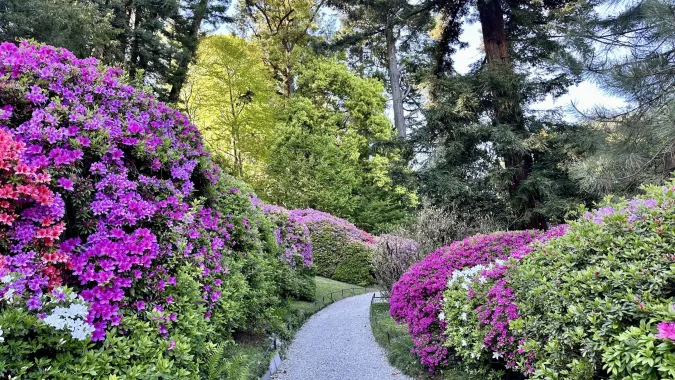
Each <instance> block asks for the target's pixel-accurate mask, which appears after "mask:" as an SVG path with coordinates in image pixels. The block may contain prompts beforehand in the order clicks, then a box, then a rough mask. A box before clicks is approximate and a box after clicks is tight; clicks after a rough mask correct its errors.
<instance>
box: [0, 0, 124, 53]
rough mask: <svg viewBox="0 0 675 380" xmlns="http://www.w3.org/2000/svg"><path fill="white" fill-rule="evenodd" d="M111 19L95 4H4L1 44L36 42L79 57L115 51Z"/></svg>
mask: <svg viewBox="0 0 675 380" xmlns="http://www.w3.org/2000/svg"><path fill="white" fill-rule="evenodd" d="M118 33H119V31H118V30H117V29H116V28H115V27H114V26H113V24H112V15H111V14H109V13H108V12H107V11H106V10H104V11H101V10H100V9H99V7H98V5H97V4H96V2H93V1H75V0H3V1H2V2H0V41H18V40H20V39H34V40H36V41H39V42H43V43H46V44H48V45H52V46H58V47H64V48H66V49H68V50H70V51H72V52H73V53H75V54H76V55H77V56H79V57H87V56H90V55H96V56H100V55H101V54H103V53H104V52H105V51H107V50H109V49H113V48H116V41H115V38H116V36H117V34H118Z"/></svg>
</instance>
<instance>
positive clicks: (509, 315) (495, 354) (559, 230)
mask: <svg viewBox="0 0 675 380" xmlns="http://www.w3.org/2000/svg"><path fill="white" fill-rule="evenodd" d="M567 230H568V227H567V225H560V226H557V227H553V228H551V229H550V230H548V231H546V232H544V233H541V234H538V235H537V236H536V237H535V239H534V240H532V241H531V242H527V243H525V244H522V245H520V246H516V247H514V248H513V249H512V250H511V252H510V255H509V257H508V260H503V261H501V260H500V261H497V262H494V263H493V264H491V265H489V266H481V267H480V268H477V269H478V270H476V271H474V272H473V273H472V275H471V276H468V278H466V281H464V282H463V283H454V284H452V283H449V284H448V286H447V289H446V290H445V292H444V294H443V298H444V300H443V302H444V306H443V314H444V320H445V321H446V327H445V341H444V345H445V346H446V347H448V348H449V349H450V350H451V351H452V352H453V353H454V354H455V355H457V357H458V358H461V360H462V362H463V364H464V366H466V367H468V368H469V369H468V370H470V371H472V372H476V373H479V374H480V375H482V376H484V377H490V376H491V375H494V376H496V378H498V377H499V376H501V375H502V374H501V373H500V372H496V373H491V371H490V370H491V369H494V368H495V365H494V363H495V362H500V363H503V364H504V367H505V368H506V369H511V368H514V367H515V363H516V360H517V356H518V357H525V358H529V357H531V354H532V353H531V352H525V351H524V349H523V348H522V343H523V342H522V341H519V340H517V339H516V337H515V336H514V335H513V334H512V333H511V332H510V330H509V323H510V322H511V321H513V320H516V319H518V317H519V314H518V307H517V305H516V303H515V297H514V293H513V289H512V288H510V287H509V279H508V269H509V268H510V267H512V266H514V265H517V264H518V261H519V260H521V259H522V258H524V257H525V256H527V255H528V254H529V253H531V252H532V251H533V250H534V249H536V247H538V246H539V245H540V244H543V243H545V242H547V241H549V240H551V239H556V238H558V237H560V236H563V235H564V234H565V233H566V232H567ZM526 361H527V359H526ZM483 367H486V368H483ZM481 371H482V372H481Z"/></svg>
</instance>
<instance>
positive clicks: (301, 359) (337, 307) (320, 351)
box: [272, 293, 410, 380]
mask: <svg viewBox="0 0 675 380" xmlns="http://www.w3.org/2000/svg"><path fill="white" fill-rule="evenodd" d="M372 296H373V294H372V293H367V294H364V295H361V296H355V297H349V298H346V299H344V300H341V301H338V302H336V303H334V304H332V305H330V306H328V307H327V308H325V309H323V310H321V311H320V312H318V313H317V314H316V315H314V316H312V317H311V318H310V319H309V320H308V321H307V322H306V323H305V325H304V326H302V328H301V329H300V331H299V332H298V334H297V335H296V337H295V340H294V341H293V343H291V347H290V349H289V351H288V352H287V355H286V356H287V359H286V360H284V361H283V362H282V363H281V368H280V369H279V371H278V372H277V373H276V374H274V375H273V376H272V379H276V380H371V379H372V380H381V379H401V380H404V379H405V380H410V378H409V377H407V376H405V375H403V374H402V373H400V372H399V371H398V370H397V369H396V368H394V367H392V366H391V365H389V362H388V361H387V357H386V356H385V354H384V352H383V350H382V348H381V347H380V346H379V345H378V344H377V342H376V341H375V337H373V333H372V331H371V329H370V318H369V310H370V299H371V297H372Z"/></svg>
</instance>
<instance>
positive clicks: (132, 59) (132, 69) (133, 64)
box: [127, 7, 141, 80]
mask: <svg viewBox="0 0 675 380" xmlns="http://www.w3.org/2000/svg"><path fill="white" fill-rule="evenodd" d="M138 12H139V11H138V8H137V7H135V8H133V9H132V10H131V11H130V16H129V18H130V19H131V17H134V29H133V31H132V32H131V35H132V36H133V39H132V41H131V53H130V54H129V67H128V69H127V70H128V71H129V78H131V80H134V79H136V70H138V68H139V66H140V63H139V62H138V61H139V56H140V44H139V41H138V40H139V34H140V32H139V31H138V28H139V25H140V24H141V16H140V15H139V14H138Z"/></svg>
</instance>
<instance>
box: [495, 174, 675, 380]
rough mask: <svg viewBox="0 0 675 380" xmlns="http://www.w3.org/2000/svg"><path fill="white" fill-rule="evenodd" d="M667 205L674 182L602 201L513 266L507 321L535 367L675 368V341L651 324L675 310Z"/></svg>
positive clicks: (554, 370)
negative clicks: (513, 316) (511, 316)
mask: <svg viewBox="0 0 675 380" xmlns="http://www.w3.org/2000/svg"><path fill="white" fill-rule="evenodd" d="M674 204H675V192H674V191H673V183H672V182H671V183H669V184H667V187H666V188H661V187H657V186H652V187H649V188H648V189H646V195H644V196H641V199H639V200H631V201H628V202H626V201H623V200H619V201H614V202H610V201H606V202H605V203H603V204H602V205H601V206H602V208H600V209H599V210H598V211H595V212H594V213H593V214H590V215H589V214H587V216H586V217H583V218H580V219H579V220H578V221H575V222H572V223H570V230H569V232H568V233H567V234H566V235H564V236H563V237H561V238H558V239H555V240H551V241H550V242H548V243H547V244H544V245H543V246H542V247H540V248H537V249H535V251H533V252H532V253H531V254H530V255H529V256H527V257H526V258H524V259H523V260H522V261H521V263H520V264H519V265H517V266H514V268H513V270H511V272H510V273H509V276H508V277H509V286H510V287H512V288H513V289H514V294H515V297H516V303H517V305H518V313H519V315H520V318H519V319H518V320H516V321H513V322H511V324H510V327H511V328H512V329H513V330H514V331H515V332H516V333H517V334H518V335H517V336H518V337H519V338H522V337H527V339H526V341H527V343H525V344H524V349H525V350H526V352H527V351H529V350H532V352H533V353H534V354H535V356H534V358H535V360H534V361H535V363H536V365H535V368H536V375H538V376H540V377H543V378H551V379H589V378H598V377H606V376H608V375H609V374H612V375H613V377H612V378H617V379H624V378H642V379H657V378H672V377H673V375H675V360H674V359H673V358H675V356H673V353H674V352H675V346H673V344H672V342H670V341H665V340H660V339H658V338H656V337H655V334H656V332H657V331H656V325H657V323H659V322H661V321H672V320H673V318H674V317H675V313H674V310H673V295H674V294H675V293H674V292H673V289H675V282H674V281H673V278H674V277H673V271H674V269H675V266H673V256H672V247H673V245H674V244H675V234H674V232H675V218H674V213H673V210H674V209H673V205H674ZM635 340H640V341H642V342H643V343H644V345H636V344H635V342H636V341H635ZM647 358H648V359H650V360H647ZM523 360H524V357H523ZM520 364H521V365H522V364H523V362H522V361H521V363H520ZM523 368H524V367H523Z"/></svg>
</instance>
